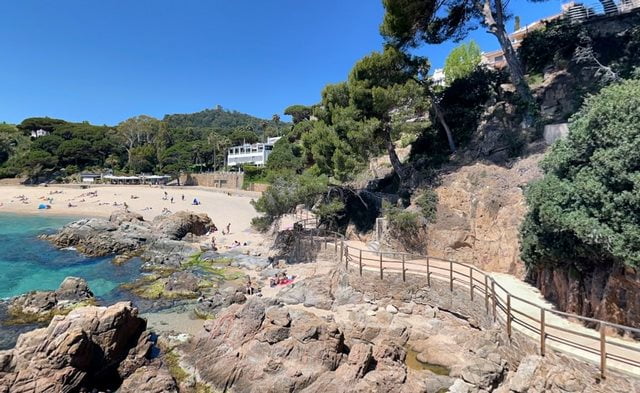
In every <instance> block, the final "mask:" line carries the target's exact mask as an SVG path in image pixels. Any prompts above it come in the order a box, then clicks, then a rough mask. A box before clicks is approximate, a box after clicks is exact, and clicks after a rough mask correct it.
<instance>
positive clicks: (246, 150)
mask: <svg viewBox="0 0 640 393" xmlns="http://www.w3.org/2000/svg"><path fill="white" fill-rule="evenodd" d="M279 139H280V137H275V138H268V139H267V143H254V144H249V143H245V144H244V145H241V146H234V147H230V148H229V152H228V154H227V165H228V166H238V165H242V164H252V165H257V166H264V165H265V164H266V163H267V159H268V158H269V154H271V151H272V150H273V145H274V144H275V143H276V142H277V141H278V140H279Z"/></svg>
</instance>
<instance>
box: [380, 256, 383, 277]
mask: <svg viewBox="0 0 640 393" xmlns="http://www.w3.org/2000/svg"><path fill="white" fill-rule="evenodd" d="M380 279H381V280H382V279H383V273H382V253H380Z"/></svg>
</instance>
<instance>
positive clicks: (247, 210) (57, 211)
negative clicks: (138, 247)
mask: <svg viewBox="0 0 640 393" xmlns="http://www.w3.org/2000/svg"><path fill="white" fill-rule="evenodd" d="M165 192H166V193H167V194H166V197H165ZM93 193H97V195H95V194H93ZM132 196H133V198H132ZM183 196H184V199H183ZM258 197H259V194H257V193H250V192H246V191H235V190H233V191H232V190H229V192H227V191H224V190H217V189H206V188H203V187H164V188H161V187H159V186H155V187H150V186H108V185H96V186H90V187H89V188H86V189H82V188H80V187H79V186H48V187H43V186H0V213H17V214H34V215H57V216H78V217H108V216H109V215H110V214H111V213H112V212H113V211H114V210H120V209H123V208H124V204H125V203H126V204H127V206H128V208H129V210H130V211H133V212H136V213H140V214H142V216H143V217H144V218H145V220H151V219H153V218H154V217H155V216H157V215H159V214H161V213H162V211H163V209H169V210H170V211H171V212H177V211H181V210H186V211H193V212H198V213H207V214H208V215H209V217H211V219H212V220H213V222H214V223H215V224H216V226H217V227H218V229H219V230H222V229H224V228H225V227H226V225H227V224H228V223H231V234H230V236H225V240H227V241H233V240H238V241H240V242H245V241H247V240H248V238H253V239H252V240H254V241H255V240H257V239H256V235H257V234H256V233H255V232H254V231H252V230H250V228H251V219H252V218H253V217H255V216H257V215H258V213H257V212H256V211H255V209H254V208H253V206H252V205H251V200H252V199H257V198H258ZM48 198H51V199H50V200H49V199H48ZM171 198H173V202H172V201H171ZM194 198H197V199H198V201H199V202H200V204H199V205H193V204H192V203H193V200H194ZM40 204H45V205H49V206H50V208H49V209H38V206H39V205H40ZM69 204H71V207H70V206H69ZM220 237H221V236H220Z"/></svg>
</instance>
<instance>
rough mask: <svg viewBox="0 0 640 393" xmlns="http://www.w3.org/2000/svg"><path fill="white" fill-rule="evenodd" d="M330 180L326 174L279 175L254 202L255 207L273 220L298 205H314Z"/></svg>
mask: <svg viewBox="0 0 640 393" xmlns="http://www.w3.org/2000/svg"><path fill="white" fill-rule="evenodd" d="M328 184H329V180H328V178H327V177H326V176H312V175H309V174H306V173H305V174H302V175H299V176H294V175H287V176H282V177H277V178H275V179H274V180H273V182H272V183H271V186H270V187H269V188H268V189H267V191H265V192H264V193H263V194H262V196H261V197H260V199H258V200H257V201H254V202H252V204H253V206H254V207H255V209H256V210H257V211H258V212H260V213H264V216H265V217H268V218H269V219H270V220H271V221H273V220H275V219H276V218H278V217H280V216H282V215H284V214H287V213H290V212H292V211H293V210H294V209H295V208H296V206H298V205H300V204H305V205H307V206H312V205H313V204H314V202H315V201H316V199H317V198H318V195H320V194H323V193H324V192H326V190H327V187H328Z"/></svg>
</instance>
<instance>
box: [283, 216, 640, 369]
mask: <svg viewBox="0 0 640 393" xmlns="http://www.w3.org/2000/svg"><path fill="white" fill-rule="evenodd" d="M296 225H299V226H301V227H302V228H303V229H304V230H307V231H308V230H311V231H312V232H314V234H313V235H311V236H309V237H308V238H309V239H311V242H312V243H315V241H314V239H316V238H318V239H319V240H320V242H319V243H320V246H322V243H324V246H325V247H324V248H325V250H327V247H328V244H329V243H334V247H333V248H334V252H335V253H336V254H337V252H338V248H340V262H342V257H343V256H344V261H345V266H346V267H347V269H348V267H349V265H353V264H357V266H358V271H359V274H360V275H361V276H362V272H363V269H365V270H367V271H371V270H373V271H378V272H379V274H380V279H381V280H384V276H385V275H384V273H385V270H386V271H387V272H388V273H399V274H401V275H402V280H403V281H406V274H413V275H419V276H426V277H427V285H428V286H431V278H432V277H435V278H437V279H439V280H445V281H449V289H450V291H453V287H454V284H455V285H456V286H457V287H463V288H467V289H468V291H469V297H470V300H471V301H473V300H474V290H476V293H478V294H479V295H481V296H483V297H484V303H485V309H486V312H487V314H489V315H491V316H492V318H493V320H494V321H503V322H504V325H505V328H506V330H507V336H508V337H511V336H512V327H513V326H522V327H521V328H522V329H528V330H529V331H530V332H531V333H532V334H535V335H538V339H539V346H540V354H541V355H542V356H544V355H545V353H546V347H547V341H555V342H558V343H559V344H565V345H567V346H570V347H573V348H576V349H578V350H582V351H584V352H586V353H592V354H597V355H599V356H600V361H599V366H600V373H601V376H602V377H603V378H604V377H606V371H607V368H613V367H612V366H611V364H607V359H611V360H615V361H617V362H620V363H624V364H628V365H632V366H634V365H635V367H638V368H640V349H638V348H634V347H632V346H628V345H624V344H620V343H616V342H614V341H610V340H607V338H606V335H605V330H606V327H610V328H613V329H617V330H619V331H625V332H629V333H633V334H638V335H640V329H638V328H634V327H631V326H624V325H620V324H616V323H612V322H607V321H602V320H599V319H595V318H588V317H583V316H580V315H576V314H571V313H567V312H562V311H558V310H554V309H551V308H547V307H541V306H539V305H537V304H535V303H533V302H532V301H530V300H527V299H523V298H522V297H519V296H517V295H513V294H511V293H510V292H509V291H508V290H507V289H506V288H504V287H503V286H502V285H500V283H498V282H497V281H496V280H495V279H494V278H493V277H491V276H490V275H489V274H487V273H485V272H483V271H482V270H479V269H478V268H476V267H475V266H473V265H469V264H466V263H463V262H457V261H453V260H448V259H445V258H437V257H433V256H429V255H418V254H411V253H406V252H381V251H375V250H369V249H362V248H358V247H351V246H349V245H348V244H345V241H346V239H345V237H344V235H342V234H341V233H338V232H334V231H327V230H324V229H319V228H317V225H318V220H317V219H315V218H307V219H304V220H300V221H298V222H296ZM311 225H313V226H314V227H313V228H307V226H311ZM320 233H322V234H320ZM338 242H339V243H340V247H338ZM320 249H322V247H321V248H320ZM350 251H351V252H356V255H357V258H355V259H357V261H356V260H355V259H354V257H353V256H352V253H351V252H350ZM363 254H365V255H364V256H363ZM371 254H373V255H372V257H369V255H371ZM296 255H299V253H297V254H296ZM425 259H426V272H425V271H424V270H421V269H424V268H425V265H424V263H419V261H424V260H425ZM432 261H435V262H440V263H443V264H444V265H443V266H447V265H448V266H447V267H443V266H437V265H436V264H434V263H431V262H432ZM363 262H364V263H363ZM366 262H370V263H369V264H366ZM365 264H366V265H365ZM375 265H377V268H376V267H374V266H375ZM385 265H387V266H385ZM454 266H455V267H457V268H458V269H456V268H454ZM461 268H464V269H461ZM434 269H435V270H439V271H443V272H446V273H447V274H446V275H443V274H437V273H434V272H433V270H434ZM465 271H467V272H468V274H467V273H465ZM502 294H504V296H505V298H504V299H503V298H502ZM514 300H516V301H518V302H521V303H523V304H526V305H528V306H530V307H533V308H537V309H538V310H539V312H540V314H539V315H540V319H536V318H534V317H532V316H531V315H529V314H527V313H526V312H524V311H521V310H518V309H517V303H515V304H514ZM547 313H551V314H555V315H557V316H560V317H563V318H571V319H575V320H579V321H582V322H583V323H591V324H594V325H596V324H597V325H598V326H599V329H598V330H597V331H596V330H594V334H593V335H589V334H585V333H581V332H577V331H573V330H571V329H567V328H564V327H561V326H557V325H554V324H550V323H548V322H547V321H546V320H547V318H546V316H547ZM515 314H519V315H522V317H525V318H527V319H529V320H531V321H532V323H528V322H525V321H524V320H523V319H522V318H520V317H517V316H516V315H515ZM535 324H538V326H539V328H536V326H535ZM501 326H502V325H501ZM548 329H553V330H556V331H560V332H564V333H567V334H570V335H575V336H578V337H582V338H584V339H589V340H594V345H595V344H596V343H599V345H597V349H594V348H593V347H589V346H587V345H585V344H581V343H578V342H575V341H573V340H572V339H569V338H567V337H559V336H557V335H554V334H551V333H550V332H549V331H548ZM608 345H613V346H614V347H618V348H622V349H625V350H627V351H630V352H635V353H637V354H638V357H637V359H633V358H632V359H630V358H627V357H624V356H623V355H619V354H612V353H608V348H607V347H608ZM554 347H555V349H557V350H559V351H561V352H564V353H567V354H569V355H573V356H577V357H581V358H584V357H582V356H579V355H575V354H573V353H572V352H570V351H567V350H565V349H564V348H561V347H556V346H554ZM622 371H624V370H622ZM639 374H640V369H639V370H638V371H637V372H636V373H635V375H639Z"/></svg>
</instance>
